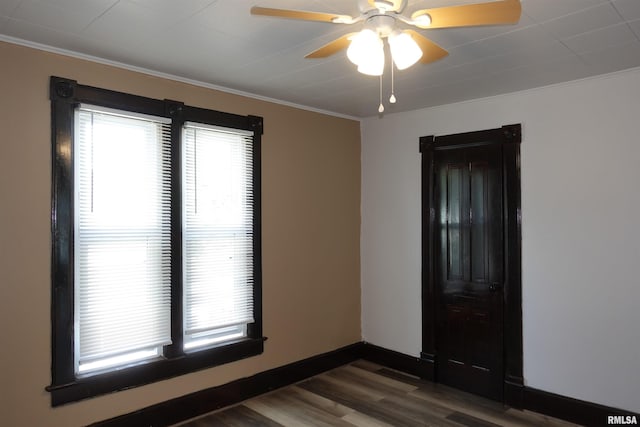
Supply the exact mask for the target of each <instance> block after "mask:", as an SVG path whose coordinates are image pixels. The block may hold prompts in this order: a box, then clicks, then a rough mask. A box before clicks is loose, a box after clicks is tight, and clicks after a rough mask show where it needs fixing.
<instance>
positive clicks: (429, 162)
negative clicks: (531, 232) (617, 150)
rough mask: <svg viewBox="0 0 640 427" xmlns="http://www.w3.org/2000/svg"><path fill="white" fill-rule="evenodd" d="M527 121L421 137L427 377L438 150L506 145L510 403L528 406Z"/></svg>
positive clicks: (430, 375) (432, 342) (433, 349)
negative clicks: (523, 169)
mask: <svg viewBox="0 0 640 427" xmlns="http://www.w3.org/2000/svg"><path fill="white" fill-rule="evenodd" d="M521 135H522V134H521V125H520V124H513V125H505V126H502V127H501V128H496V129H487V130H481V131H475V132H466V133H459V134H453V135H445V136H437V137H436V136H433V135H431V136H423V137H421V138H420V152H421V154H422V190H421V192H422V351H421V353H420V359H421V362H422V364H423V367H424V368H423V369H422V371H423V372H424V373H425V376H426V377H427V379H430V380H432V381H435V382H437V381H438V378H437V369H436V365H437V363H438V362H439V361H438V339H437V329H436V312H437V310H436V308H437V307H436V289H435V280H434V271H435V269H434V268H435V266H434V259H433V254H434V249H435V248H434V241H435V239H434V236H435V234H434V231H435V209H436V206H435V205H434V203H435V201H434V178H433V177H434V161H433V160H434V152H435V151H436V150H438V149H443V148H447V149H452V148H455V147H457V146H459V147H470V146H477V145H486V144H487V141H491V143H492V144H496V143H497V144H501V145H502V148H503V163H502V172H503V197H504V204H503V218H504V253H505V259H504V275H505V277H504V292H503V315H504V320H503V333H504V335H503V349H504V376H503V378H504V393H503V396H504V403H506V404H508V405H510V406H513V407H516V408H522V406H523V390H524V380H523V376H522V278H521V265H522V260H521V258H522V256H521V247H522V237H521V236H522V231H521V228H522V227H521V201H520V142H521V140H522V136H521Z"/></svg>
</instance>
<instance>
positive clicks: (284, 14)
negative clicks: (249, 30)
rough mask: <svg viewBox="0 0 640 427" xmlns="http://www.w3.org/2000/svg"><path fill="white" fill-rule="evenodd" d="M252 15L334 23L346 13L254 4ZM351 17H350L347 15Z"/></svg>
mask: <svg viewBox="0 0 640 427" xmlns="http://www.w3.org/2000/svg"><path fill="white" fill-rule="evenodd" d="M251 14H252V15H263V16H275V17H277V18H289V19H301V20H303V21H319V22H329V23H333V22H334V20H335V19H341V18H342V19H343V20H344V18H345V17H346V16H345V15H337V14H332V13H321V12H306V11H304V10H289V9H272V8H270V7H259V6H254V7H252V8H251ZM347 18H349V19H351V18H350V17H347Z"/></svg>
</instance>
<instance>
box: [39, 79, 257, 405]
mask: <svg viewBox="0 0 640 427" xmlns="http://www.w3.org/2000/svg"><path fill="white" fill-rule="evenodd" d="M50 100H51V135H52V154H53V155H52V194H51V236H52V242H51V243H52V253H51V279H52V287H51V323H52V328H51V330H52V337H51V339H52V354H51V385H50V386H48V387H46V390H47V391H49V392H50V393H51V405H52V406H58V405H62V404H65V403H70V402H74V401H77V400H81V399H85V398H89V397H93V396H97V395H100V394H104V393H109V392H113V391H118V390H123V389H127V388H131V387H136V386H140V385H144V384H149V383H152V382H156V381H159V380H162V379H167V378H171V377H175V376H179V375H183V374H186V373H190V372H194V371H197V370H201V369H205V368H209V367H213V366H218V365H221V364H225V363H229V362H233V361H236V360H240V359H244V358H247V357H251V356H255V355H258V354H261V353H262V352H263V351H264V341H265V339H266V338H264V337H263V335H262V253H261V248H262V243H261V242H262V239H261V234H262V233H261V162H260V159H261V136H262V133H263V125H262V123H263V122H262V118H261V117H257V116H240V115H236V114H230V113H224V112H219V111H214V110H208V109H204V108H199V107H192V106H188V105H184V104H183V103H182V102H178V101H171V100H158V99H152V98H146V97H142V96H138V95H131V94H126V93H122V92H116V91H112V90H107V89H100V88H96V87H91V86H85V85H80V84H78V83H77V82H76V81H74V80H70V79H66V78H61V77H54V76H52V77H51V79H50ZM81 103H84V104H91V105H96V106H101V107H108V108H114V109H118V110H123V111H129V112H134V113H142V114H149V115H153V116H159V117H166V118H170V119H171V139H172V143H171V161H172V170H174V171H180V170H181V165H180V162H181V152H180V150H181V135H182V126H183V124H184V123H185V122H187V121H189V122H197V123H203V124H209V125H218V126H223V127H228V128H234V129H242V130H248V131H252V132H253V134H254V137H253V191H254V204H253V231H254V240H253V251H254V267H253V268H254V271H253V275H254V285H253V300H254V301H253V302H254V318H255V322H254V323H251V324H249V325H247V337H245V338H242V339H238V340H235V341H231V342H225V343H221V344H219V345H216V346H211V347H208V348H205V349H202V350H199V351H189V352H188V353H187V352H185V351H184V350H183V339H182V315H183V313H182V260H181V256H182V255H181V240H180V239H181V230H180V227H181V226H180V224H181V204H182V197H181V188H180V187H181V174H180V173H172V176H171V197H172V207H171V235H172V240H171V248H172V261H171V266H172V273H171V282H172V284H171V286H172V290H171V306H172V307H171V325H172V326H171V335H172V344H171V345H169V346H166V347H165V349H164V357H163V358H162V359H160V360H154V361H149V362H143V363H139V364H136V365H132V366H128V367H124V368H119V369H115V370H113V371H109V372H106V373H100V374H95V375H92V376H82V377H78V376H76V375H75V373H74V341H73V340H74V318H73V313H74V299H73V298H74V295H73V289H74V282H73V279H74V277H73V276H74V274H73V271H74V266H73V259H74V253H73V252H74V248H73V246H74V238H73V217H74V202H73V201H74V184H73V173H74V171H73V155H74V150H73V137H74V135H73V134H74V111H75V109H76V107H77V106H78V105H79V104H81Z"/></svg>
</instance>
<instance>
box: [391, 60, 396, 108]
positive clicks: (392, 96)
mask: <svg viewBox="0 0 640 427" xmlns="http://www.w3.org/2000/svg"><path fill="white" fill-rule="evenodd" d="M394 68H395V67H394V65H393V61H391V96H390V97H389V102H390V103H391V104H395V103H396V95H395V84H394V76H393V69H394Z"/></svg>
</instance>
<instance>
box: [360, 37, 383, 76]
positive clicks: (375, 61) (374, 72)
mask: <svg viewBox="0 0 640 427" xmlns="http://www.w3.org/2000/svg"><path fill="white" fill-rule="evenodd" d="M358 72H360V73H362V74H366V75H368V76H381V75H382V73H383V72H384V47H383V46H382V43H380V47H379V48H378V49H376V50H375V51H372V52H370V53H369V54H368V55H367V56H366V57H365V58H364V59H363V60H362V61H361V62H360V64H358Z"/></svg>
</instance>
